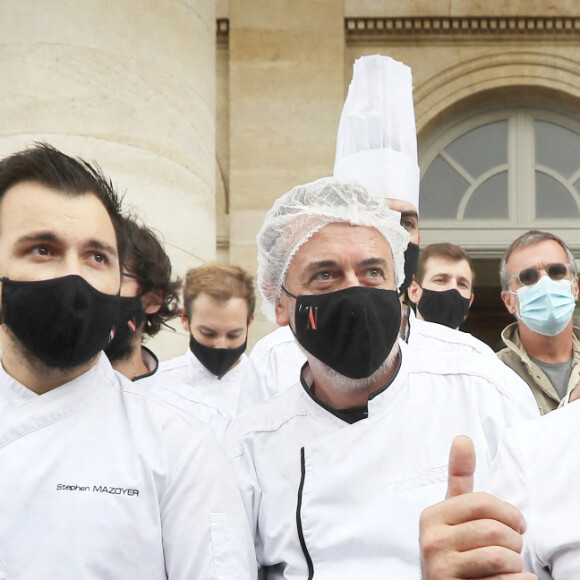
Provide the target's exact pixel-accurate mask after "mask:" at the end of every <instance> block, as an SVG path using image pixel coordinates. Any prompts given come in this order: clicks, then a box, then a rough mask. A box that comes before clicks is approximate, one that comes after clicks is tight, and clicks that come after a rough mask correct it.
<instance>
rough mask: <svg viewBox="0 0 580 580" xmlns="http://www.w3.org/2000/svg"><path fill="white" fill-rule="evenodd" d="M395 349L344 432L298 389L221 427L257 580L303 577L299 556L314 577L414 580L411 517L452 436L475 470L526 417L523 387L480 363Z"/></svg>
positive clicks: (432, 493)
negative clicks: (388, 377) (381, 384)
mask: <svg viewBox="0 0 580 580" xmlns="http://www.w3.org/2000/svg"><path fill="white" fill-rule="evenodd" d="M401 351H402V363H401V367H400V369H399V372H398V373H397V375H396V377H395V378H394V380H393V381H392V383H391V384H390V385H389V386H388V388H387V389H386V390H385V391H383V392H382V393H380V394H377V395H376V396H375V397H373V398H371V400H370V401H369V405H368V415H369V418H368V419H366V420H362V421H359V422H357V423H354V424H352V425H349V424H348V423H346V422H344V421H343V420H341V419H339V418H338V417H336V416H335V415H334V414H332V413H331V412H329V411H327V410H326V409H324V408H323V407H322V406H321V405H320V404H318V403H317V402H315V401H314V400H313V399H312V397H311V396H310V395H309V393H308V392H307V391H306V390H305V389H304V387H303V386H302V385H301V384H300V383H298V384H295V385H294V386H292V387H290V388H289V389H287V390H286V391H284V392H282V393H280V394H278V395H276V396H275V397H273V398H271V399H269V400H267V401H264V402H262V403H260V404H258V405H256V406H255V407H253V408H252V409H249V410H248V411H246V412H245V413H243V414H241V415H239V416H238V418H237V419H236V420H234V422H233V423H232V425H231V426H230V429H229V430H228V432H227V433H226V438H225V445H226V449H227V452H228V455H229V457H230V460H231V461H232V463H233V465H234V466H235V468H236V470H237V472H238V478H239V485H240V489H241V492H242V497H243V499H244V503H245V507H246V512H247V514H248V518H249V521H250V526H251V528H252V531H253V533H254V536H255V545H256V553H257V558H258V561H259V563H260V564H261V565H262V566H264V567H271V568H270V570H269V571H268V575H267V578H269V579H276V580H278V579H287V580H289V579H298V578H300V579H303V578H307V577H308V559H309V558H311V559H312V561H313V566H314V573H315V575H314V577H315V578H317V579H318V578H328V580H330V579H332V580H337V579H344V580H347V579H348V580H352V579H353V578H393V579H394V578H396V579H397V580H406V579H407V578H409V579H411V578H412V579H413V580H416V579H417V578H418V577H419V547H418V546H419V543H418V523H419V515H420V513H421V510H422V509H423V508H425V507H427V506H428V505H430V504H432V503H435V502H436V501H439V500H441V499H443V496H444V494H445V484H446V480H447V461H448V455H449V448H450V445H451V441H452V439H453V437H454V436H455V435H457V434H460V433H464V434H467V435H469V436H471V437H472V438H473V440H474V442H475V445H476V449H477V451H478V453H479V456H480V457H481V459H480V469H482V470H485V469H487V468H488V467H489V465H490V464H491V460H492V458H493V457H494V455H495V453H496V449H497V445H498V440H499V438H500V437H501V435H502V434H503V432H504V430H505V429H506V428H507V427H509V426H511V425H514V424H517V423H519V422H520V421H522V420H524V419H528V418H531V417H536V416H537V415H538V408H537V405H536V403H535V401H534V398H533V396H532V395H531V393H530V390H529V388H528V387H527V385H525V383H523V382H522V381H521V380H520V379H519V378H518V377H517V376H516V375H515V374H513V373H511V372H509V369H505V367H502V366H501V365H498V366H495V367H491V366H490V365H488V361H487V357H481V356H479V355H472V354H469V353H465V354H464V355H463V356H462V357H458V356H457V355H456V353H453V352H450V353H446V352H436V353H433V354H431V353H428V352H423V353H422V354H421V356H420V357H419V356H415V354H414V352H413V351H412V349H410V348H409V347H408V346H407V345H405V344H401ZM302 447H304V460H302V458H301V448H302ZM303 469H304V470H305V476H304V477H303V476H302V470H303ZM301 482H302V485H301ZM301 487H303V489H302V493H301ZM299 498H300V500H299ZM299 501H301V509H300V510H299V514H300V517H299V519H300V524H299V525H297V504H298V502H299ZM383 510H386V511H383ZM300 534H302V535H303V541H304V543H305V551H306V552H308V554H309V555H308V556H307V555H305V553H304V552H303V549H302V547H301V539H300ZM377 534H380V535H378V536H377ZM399 560H400V564H399Z"/></svg>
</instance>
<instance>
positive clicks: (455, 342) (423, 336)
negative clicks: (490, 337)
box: [407, 309, 504, 364]
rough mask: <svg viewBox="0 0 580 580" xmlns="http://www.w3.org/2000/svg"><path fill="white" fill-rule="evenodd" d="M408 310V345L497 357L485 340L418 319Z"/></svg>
mask: <svg viewBox="0 0 580 580" xmlns="http://www.w3.org/2000/svg"><path fill="white" fill-rule="evenodd" d="M409 310H410V313H409V338H408V340H407V342H408V344H409V346H412V347H413V348H415V349H419V350H424V349H427V350H429V349H436V350H454V351H458V350H460V351H465V352H476V353H479V354H487V355H491V356H493V357H494V358H497V357H496V354H495V353H494V352H493V350H492V349H491V348H490V347H489V346H487V344H485V342H482V341H481V340H479V339H478V338H475V336H473V335H472V334H469V333H468V332H462V331H461V330H455V329H454V328H449V327H448V326H445V325H444V324H437V323H436V322H428V321H427V320H419V319H418V318H417V317H416V316H415V314H414V312H413V311H412V310H411V309H409ZM500 362H501V361H500ZM501 364H504V363H501Z"/></svg>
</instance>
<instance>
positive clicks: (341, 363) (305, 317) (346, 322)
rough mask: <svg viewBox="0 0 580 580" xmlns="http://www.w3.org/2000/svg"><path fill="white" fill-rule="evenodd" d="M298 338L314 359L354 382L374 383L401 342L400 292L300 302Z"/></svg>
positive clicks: (357, 289) (357, 292)
mask: <svg viewBox="0 0 580 580" xmlns="http://www.w3.org/2000/svg"><path fill="white" fill-rule="evenodd" d="M284 291H285V292H286V293H287V294H288V295H289V296H292V297H293V298H296V308H295V312H294V326H295V329H294V334H295V335H296V340H297V341H298V342H299V343H300V344H301V345H302V347H303V348H304V349H305V350H306V351H308V352H309V353H310V354H312V355H314V356H315V357H316V358H317V359H318V360H320V361H321V362H323V363H324V364H325V365H327V366H329V367H330V368H332V369H334V370H335V371H336V372H338V373H340V374H341V375H343V376H345V377H348V378H351V379H362V378H367V377H370V376H371V375H372V374H373V373H374V372H375V371H376V370H377V369H378V368H379V367H380V366H381V364H383V362H385V360H386V358H387V356H388V355H389V353H390V352H391V350H392V348H393V345H394V344H395V342H396V340H397V336H398V333H399V326H400V325H401V304H400V302H399V298H398V296H397V293H396V292H395V291H394V290H382V289H379V288H369V287H367V286H354V287H352V288H346V289H344V290H338V291H336V292H328V293H326V294H314V295H302V296H294V295H293V294H290V292H288V290H286V289H284Z"/></svg>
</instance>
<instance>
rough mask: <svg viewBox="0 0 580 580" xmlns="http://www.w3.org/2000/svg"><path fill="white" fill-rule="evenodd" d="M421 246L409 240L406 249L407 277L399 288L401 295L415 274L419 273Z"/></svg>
mask: <svg viewBox="0 0 580 580" xmlns="http://www.w3.org/2000/svg"><path fill="white" fill-rule="evenodd" d="M419 250H420V248H419V246H418V245H417V244H414V243H413V242H409V245H408V246H407V249H406V250H405V279H404V280H403V283H402V284H401V286H400V288H399V296H402V295H403V294H404V293H405V292H406V291H407V288H408V287H409V286H410V285H411V282H412V281H413V276H414V275H415V274H416V273H417V264H418V263H419Z"/></svg>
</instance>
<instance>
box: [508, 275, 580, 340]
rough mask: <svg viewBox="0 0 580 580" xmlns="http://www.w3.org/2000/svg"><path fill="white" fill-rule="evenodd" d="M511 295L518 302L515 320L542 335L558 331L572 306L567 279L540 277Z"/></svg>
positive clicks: (557, 332)
mask: <svg viewBox="0 0 580 580" xmlns="http://www.w3.org/2000/svg"><path fill="white" fill-rule="evenodd" d="M515 293H516V294H517V295H518V299H519V302H520V312H519V314H518V315H517V316H518V318H519V319H520V320H521V321H522V322H523V323H524V324H525V325H526V326H528V327H529V328H531V329H532V330H533V331H534V332H537V333H538V334H543V335H544V336H555V335H556V334H559V333H560V332H562V331H563V330H564V328H566V326H567V325H568V323H569V322H570V319H571V318H572V314H573V313H574V308H575V306H576V302H575V300H574V295H573V294H572V281H571V280H552V279H551V278H549V277H548V276H542V277H541V278H540V279H539V280H538V281H537V282H536V283H535V284H532V285H531V286H522V287H521V288H518V289H517V291H516V292H515ZM512 294H513V292H512Z"/></svg>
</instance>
